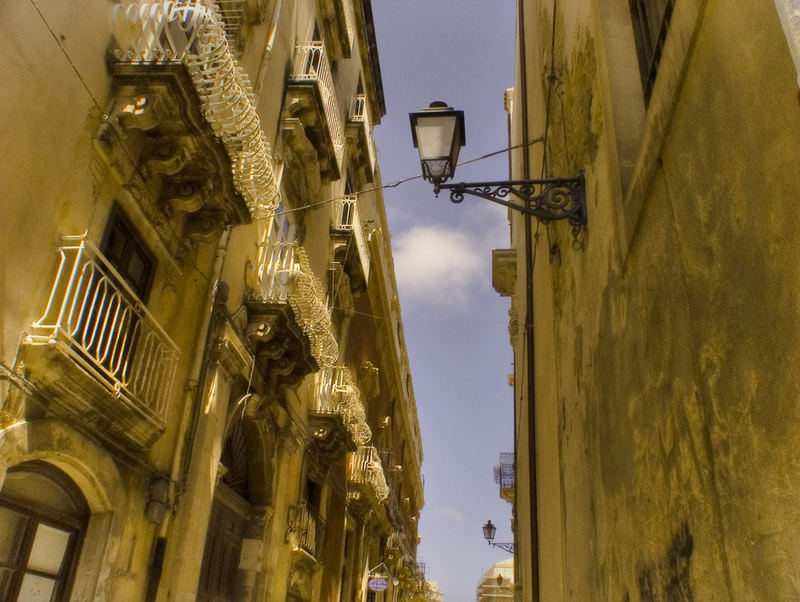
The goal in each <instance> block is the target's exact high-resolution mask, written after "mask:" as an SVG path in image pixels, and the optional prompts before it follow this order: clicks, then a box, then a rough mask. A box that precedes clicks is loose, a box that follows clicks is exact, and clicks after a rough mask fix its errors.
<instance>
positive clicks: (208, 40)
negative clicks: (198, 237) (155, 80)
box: [112, 0, 280, 217]
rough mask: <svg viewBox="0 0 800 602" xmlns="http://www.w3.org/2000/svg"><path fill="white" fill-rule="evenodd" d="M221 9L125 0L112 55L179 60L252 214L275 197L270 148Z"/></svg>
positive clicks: (117, 12)
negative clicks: (234, 53) (229, 161)
mask: <svg viewBox="0 0 800 602" xmlns="http://www.w3.org/2000/svg"><path fill="white" fill-rule="evenodd" d="M234 4H236V2H232V1H223V3H222V8H223V11H222V13H220V10H219V8H216V7H210V6H206V5H205V4H204V3H203V0H125V1H124V2H118V3H116V4H115V5H114V7H113V9H112V15H113V23H114V38H115V40H116V41H117V44H118V46H119V48H118V50H117V51H116V53H115V55H116V59H117V60H118V61H121V62H126V63H133V64H141V65H147V64H171V63H176V62H181V63H183V64H184V65H185V66H186V67H187V69H188V71H189V74H190V75H191V76H192V81H193V82H194V85H195V88H196V90H197V94H198V96H199V97H200V100H201V102H202V104H203V116H204V117H205V119H206V121H208V123H209V124H210V125H211V127H212V128H213V129H214V133H215V134H216V135H218V136H219V137H220V138H221V139H222V142H223V143H224V145H225V148H226V149H227V151H228V155H229V156H230V159H231V175H232V176H233V182H234V186H235V187H236V190H237V191H238V192H239V194H241V195H242V197H243V198H244V200H245V201H246V203H247V205H248V207H249V208H250V213H251V214H252V215H253V217H267V216H271V215H272V214H273V213H274V211H275V207H277V206H278V205H279V204H280V191H279V190H278V184H277V180H276V178H275V170H274V169H273V165H272V149H271V147H270V145H269V142H267V138H266V136H265V135H264V131H263V129H262V127H261V121H260V119H259V116H258V113H257V112H256V108H255V97H254V95H253V89H252V86H251V84H250V79H249V77H248V75H247V73H246V72H245V71H244V69H242V68H241V66H240V65H239V62H238V61H237V60H236V57H235V56H234V55H233V54H232V53H231V51H230V45H229V43H228V38H227V35H226V25H227V24H226V22H225V20H224V19H223V16H222V14H226V13H227V14H231V10H230V9H232V8H233V5H234Z"/></svg>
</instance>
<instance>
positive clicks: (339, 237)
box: [331, 195, 370, 285]
mask: <svg viewBox="0 0 800 602" xmlns="http://www.w3.org/2000/svg"><path fill="white" fill-rule="evenodd" d="M331 234H332V235H333V237H334V243H335V246H334V259H335V260H336V261H338V262H339V263H341V264H342V266H343V267H344V269H345V271H346V272H347V274H348V276H349V277H350V279H351V282H352V283H353V284H357V283H361V284H363V285H366V284H367V283H368V282H369V266H370V251H369V238H368V237H367V231H366V229H365V228H364V223H363V222H362V220H361V215H360V214H359V211H358V196H357V195H347V196H342V197H339V198H337V199H336V201H335V202H334V205H333V219H332V222H331ZM337 241H338V242H337ZM351 243H355V250H356V251H357V253H353V252H352V251H351V246H352V245H351ZM356 257H357V259H356ZM354 260H355V261H354Z"/></svg>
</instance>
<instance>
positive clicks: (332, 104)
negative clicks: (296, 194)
mask: <svg viewBox="0 0 800 602" xmlns="http://www.w3.org/2000/svg"><path fill="white" fill-rule="evenodd" d="M288 90H289V94H291V95H292V100H291V101H290V102H289V103H288V105H287V111H288V114H289V115H290V116H291V117H296V118H298V119H299V120H300V121H301V122H302V124H303V127H304V129H305V134H306V136H307V137H308V138H309V140H310V141H311V143H312V144H313V145H314V147H315V149H316V151H317V154H318V155H319V157H320V168H321V171H322V174H323V176H324V177H325V178H327V179H329V180H336V179H338V178H339V174H340V173H341V166H342V158H343V156H344V132H343V126H342V118H341V115H340V112H339V107H338V104H337V102H336V90H335V88H334V84H333V76H332V73H331V67H330V63H329V61H328V55H327V54H326V52H325V44H324V42H321V41H310V42H298V43H297V45H296V46H295V56H294V63H293V66H292V73H291V75H290V77H289V82H288Z"/></svg>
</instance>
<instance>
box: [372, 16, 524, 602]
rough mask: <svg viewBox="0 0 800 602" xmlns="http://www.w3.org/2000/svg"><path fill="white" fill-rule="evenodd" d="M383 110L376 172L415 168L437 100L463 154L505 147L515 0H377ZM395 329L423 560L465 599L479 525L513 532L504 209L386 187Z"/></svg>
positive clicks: (452, 593) (389, 176)
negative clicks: (424, 114) (494, 271)
mask: <svg viewBox="0 0 800 602" xmlns="http://www.w3.org/2000/svg"><path fill="white" fill-rule="evenodd" d="M372 9H373V13H374V18H375V28H376V33H377V38H378V51H379V55H380V61H381V72H382V76H383V86H384V90H385V93H386V105H387V115H386V116H385V117H384V118H383V119H382V120H381V124H380V125H379V126H378V127H377V128H376V129H375V140H376V143H377V147H378V157H379V161H380V165H381V171H382V175H383V182H384V184H389V183H391V182H394V181H396V180H400V179H404V178H407V177H410V176H413V175H417V174H419V172H420V168H419V157H418V155H417V153H416V150H415V149H414V148H413V145H412V142H411V133H410V127H409V120H408V113H410V112H412V111H416V110H419V109H420V108H423V107H426V106H428V104H430V102H431V101H433V100H444V101H446V102H447V103H448V104H450V105H451V106H453V107H455V108H457V109H461V110H464V111H465V119H466V130H467V131H466V141H467V144H466V146H465V147H464V148H463V149H462V151H461V159H462V160H465V159H471V158H473V157H477V156H480V155H484V154H486V153H490V152H493V151H496V150H499V149H502V148H505V147H506V146H507V143H508V141H507V122H506V113H505V110H504V107H503V91H504V90H505V89H506V88H507V87H510V86H511V85H512V84H513V48H514V12H515V2H514V0H499V1H496V2H486V1H484V2H477V1H476V0H406V1H404V2H394V1H392V0H375V1H374V2H373V3H372ZM507 173H508V166H507V162H506V156H505V155H500V156H498V157H494V158H492V159H486V160H484V161H479V162H476V163H473V164H471V165H468V166H464V167H462V168H460V169H459V170H458V171H457V173H456V180H459V181H461V180H466V181H470V180H493V179H502V178H505V177H506V174H507ZM384 194H385V199H386V207H387V213H388V217H389V226H390V229H391V234H392V247H393V251H394V255H395V266H396V270H397V279H398V286H399V289H400V301H401V304H402V310H403V327H404V331H405V335H406V343H407V345H408V352H409V358H410V362H411V370H412V376H413V379H414V390H415V394H416V399H417V407H418V409H419V415H420V424H421V429H422V439H423V448H424V453H425V460H424V464H423V467H422V470H423V474H424V477H425V498H426V506H425V508H424V509H423V511H422V517H421V521H420V532H421V535H422V545H421V547H420V550H419V556H420V560H422V561H425V562H427V565H428V578H429V579H432V580H435V581H438V582H439V584H440V587H441V590H442V591H443V593H444V595H445V600H446V601H447V602H471V601H472V600H474V599H475V586H476V585H477V583H478V581H479V580H480V577H481V575H482V574H483V572H484V571H485V570H487V569H489V568H490V567H491V566H492V565H493V564H494V563H496V562H499V561H500V560H503V559H504V558H506V557H507V554H505V553H504V552H502V551H500V550H497V549H494V548H489V546H487V544H486V542H485V541H484V539H483V536H482V534H481V525H483V523H484V522H486V520H487V519H489V518H491V519H492V521H493V522H494V523H495V524H497V525H498V531H497V540H498V541H510V538H511V533H510V525H509V519H510V506H509V505H508V504H506V502H504V501H502V500H501V499H500V498H499V496H498V486H497V485H496V484H495V483H494V480H493V478H492V467H493V466H494V464H495V463H496V462H497V460H498V457H499V453H500V452H502V451H511V450H512V447H513V438H512V428H513V427H512V421H513V419H512V403H513V396H512V389H511V387H509V386H508V384H507V375H508V374H509V373H511V372H512V371H513V367H512V364H511V362H512V358H511V349H510V346H509V342H508V306H509V301H508V299H503V298H501V297H499V295H497V293H495V292H494V290H493V289H492V287H491V249H493V248H505V247H508V226H507V222H506V217H505V213H506V212H505V209H503V208H501V207H496V206H494V205H492V204H491V203H488V202H486V201H483V200H480V199H475V198H472V199H471V198H467V199H466V200H465V201H464V202H463V203H462V204H461V205H454V204H452V203H450V201H449V200H448V198H447V195H446V194H442V195H441V196H440V197H439V198H438V199H436V198H435V197H434V196H433V192H432V188H431V186H430V184H428V183H427V182H421V181H419V180H417V181H412V182H409V183H407V184H403V185H402V186H398V187H397V188H388V189H386V190H385V192H384Z"/></svg>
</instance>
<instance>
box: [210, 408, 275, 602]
mask: <svg viewBox="0 0 800 602" xmlns="http://www.w3.org/2000/svg"><path fill="white" fill-rule="evenodd" d="M248 397H249V399H246V398H248ZM240 402H241V403H242V405H241V406H240V405H239V404H236V405H237V407H236V408H234V411H235V417H234V418H233V419H232V420H231V422H230V426H229V427H228V429H227V436H226V438H225V443H224V445H223V448H222V453H221V455H220V465H221V466H220V469H219V470H221V471H222V472H223V474H222V476H221V477H220V479H219V482H218V483H217V486H216V489H215V491H214V501H213V504H212V507H211V515H210V518H209V523H208V532H207V534H206V544H205V550H204V553H203V564H202V568H201V572H200V580H199V582H198V588H197V600H198V601H199V602H223V601H225V602H229V601H231V600H238V599H241V598H242V596H244V587H243V584H242V583H241V581H242V575H241V572H242V571H240V570H239V569H240V562H239V560H240V556H241V550H242V542H243V540H244V539H246V538H255V539H260V538H261V534H262V532H263V518H264V513H263V509H264V508H265V507H266V506H267V505H268V504H269V501H270V499H269V498H270V492H271V488H272V476H273V470H272V454H271V453H270V452H271V450H272V445H271V443H272V441H271V439H270V438H269V437H268V427H267V425H266V421H265V420H264V419H263V417H261V416H260V411H259V410H260V407H259V406H260V398H258V397H257V396H252V397H250V396H244V397H242V398H241V399H240Z"/></svg>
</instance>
